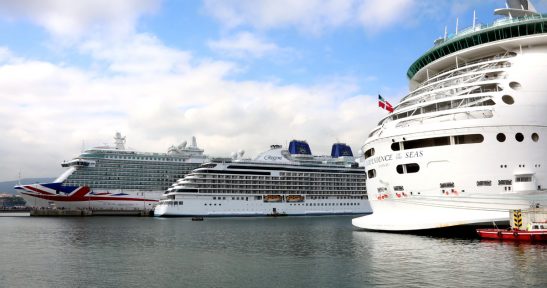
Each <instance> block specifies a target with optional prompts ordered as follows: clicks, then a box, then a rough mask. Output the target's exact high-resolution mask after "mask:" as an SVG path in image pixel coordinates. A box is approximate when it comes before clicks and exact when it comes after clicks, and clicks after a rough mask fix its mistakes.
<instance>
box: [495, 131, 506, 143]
mask: <svg viewBox="0 0 547 288" xmlns="http://www.w3.org/2000/svg"><path fill="white" fill-rule="evenodd" d="M496 139H498V141H499V142H505V134H503V133H498V135H496Z"/></svg>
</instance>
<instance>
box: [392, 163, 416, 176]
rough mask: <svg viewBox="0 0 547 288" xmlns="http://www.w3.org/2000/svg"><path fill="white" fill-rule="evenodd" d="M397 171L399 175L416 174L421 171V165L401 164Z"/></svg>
mask: <svg viewBox="0 0 547 288" xmlns="http://www.w3.org/2000/svg"><path fill="white" fill-rule="evenodd" d="M395 169H396V170H397V173H399V174H408V173H416V172H418V171H420V165H418V164H417V163H408V164H401V165H397V167H395Z"/></svg>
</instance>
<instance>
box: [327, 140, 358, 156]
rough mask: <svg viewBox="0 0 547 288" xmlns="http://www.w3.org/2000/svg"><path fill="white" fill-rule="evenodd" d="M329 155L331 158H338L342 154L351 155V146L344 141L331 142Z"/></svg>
mask: <svg viewBox="0 0 547 288" xmlns="http://www.w3.org/2000/svg"><path fill="white" fill-rule="evenodd" d="M330 156H331V157H332V158H338V157H343V156H346V157H353V152H352V151H351V147H349V146H348V145H346V144H345V143H334V144H332V150H331V153H330Z"/></svg>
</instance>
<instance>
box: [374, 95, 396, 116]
mask: <svg viewBox="0 0 547 288" xmlns="http://www.w3.org/2000/svg"><path fill="white" fill-rule="evenodd" d="M378 106H380V108H382V109H384V110H387V111H389V113H391V112H393V106H391V104H389V102H387V101H386V100H385V99H384V98H382V95H380V94H378Z"/></svg>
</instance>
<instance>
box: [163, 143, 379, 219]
mask: <svg viewBox="0 0 547 288" xmlns="http://www.w3.org/2000/svg"><path fill="white" fill-rule="evenodd" d="M241 157H242V155H240V158H241ZM365 178H366V175H365V170H364V168H362V167H359V166H358V165H357V163H356V162H355V160H354V158H353V154H352V151H351V148H350V147H349V146H347V145H345V144H341V143H337V144H334V145H333V147H332V153H331V156H313V155H312V153H311V150H310V147H309V145H308V144H307V143H306V142H305V141H297V140H293V141H291V142H290V144H289V149H288V150H286V149H283V148H282V146H281V145H272V146H271V149H270V150H268V151H266V152H263V153H261V154H260V155H258V156H257V157H256V158H255V159H254V160H245V159H237V160H233V161H231V160H229V159H225V160H224V161H213V162H210V163H205V164H203V165H201V166H200V167H199V168H197V169H195V170H194V171H192V173H190V174H188V175H186V176H185V177H184V178H183V179H180V180H178V181H177V182H176V183H175V184H173V186H171V187H170V188H169V189H167V191H166V193H165V195H164V196H163V197H162V200H161V201H160V203H159V204H158V205H157V206H156V208H155V210H154V215H155V216H279V215H330V214H370V213H371V212H372V211H371V208H370V205H369V203H368V200H367V195H366V188H365Z"/></svg>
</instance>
